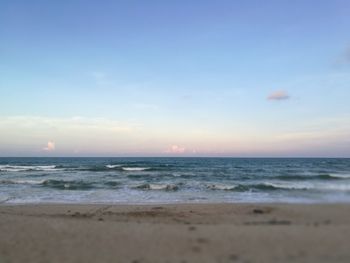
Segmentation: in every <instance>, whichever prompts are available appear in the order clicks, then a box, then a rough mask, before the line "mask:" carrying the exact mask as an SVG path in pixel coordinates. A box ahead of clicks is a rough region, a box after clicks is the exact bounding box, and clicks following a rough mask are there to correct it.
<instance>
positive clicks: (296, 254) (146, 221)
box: [0, 204, 350, 263]
mask: <svg viewBox="0 0 350 263" xmlns="http://www.w3.org/2000/svg"><path fill="white" fill-rule="evenodd" d="M0 262H1V263H7V262H8V263H10V262H26V263H30V262H33V263H34V262H35V263H40V262H45V263H47V262H60V263H62V262H67V263H68V262H133V263H136V262H138V263H142V262H169V263H170V262H178V263H185V262H247V263H248V262H350V204H317V205H316V204H313V205H296V204H257V205H253V204H184V205H132V206H131V205H42V204H41V205H15V206H10V205H2V206H0Z"/></svg>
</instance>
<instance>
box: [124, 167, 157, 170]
mask: <svg viewBox="0 0 350 263" xmlns="http://www.w3.org/2000/svg"><path fill="white" fill-rule="evenodd" d="M122 169H123V170H124V171H145V170H149V169H151V168H150V167H122Z"/></svg>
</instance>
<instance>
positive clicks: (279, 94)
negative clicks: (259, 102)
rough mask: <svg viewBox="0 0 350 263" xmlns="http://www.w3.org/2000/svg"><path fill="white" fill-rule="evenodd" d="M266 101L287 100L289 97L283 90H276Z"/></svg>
mask: <svg viewBox="0 0 350 263" xmlns="http://www.w3.org/2000/svg"><path fill="white" fill-rule="evenodd" d="M267 99H268V100H275V101H280V100H288V99H290V96H289V95H288V92H287V91H285V90H277V91H275V92H273V93H271V94H270V95H269V96H268V97H267Z"/></svg>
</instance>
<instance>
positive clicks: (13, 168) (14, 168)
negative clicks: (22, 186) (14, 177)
mask: <svg viewBox="0 0 350 263" xmlns="http://www.w3.org/2000/svg"><path fill="white" fill-rule="evenodd" d="M55 170H57V167H56V165H8V164H5V165H0V171H1V172H25V171H55Z"/></svg>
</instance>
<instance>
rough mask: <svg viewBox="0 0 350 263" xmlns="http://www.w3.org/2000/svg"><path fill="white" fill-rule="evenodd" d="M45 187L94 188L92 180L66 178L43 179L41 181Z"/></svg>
mask: <svg viewBox="0 0 350 263" xmlns="http://www.w3.org/2000/svg"><path fill="white" fill-rule="evenodd" d="M41 184H42V185H43V186H45V187H50V188H55V189H60V190H88V189H92V188H95V186H94V182H84V181H66V180H53V179H49V180H45V181H43V182H42V183H41Z"/></svg>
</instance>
